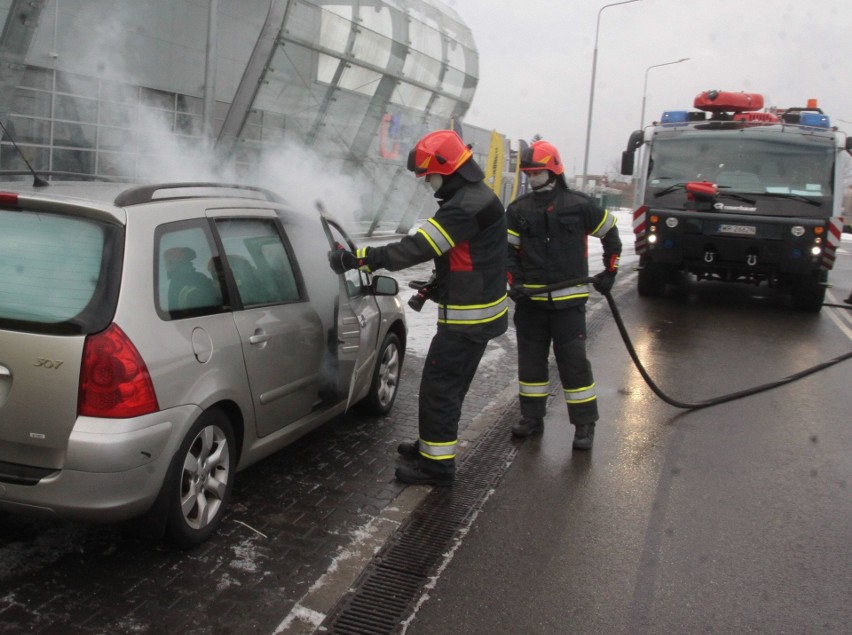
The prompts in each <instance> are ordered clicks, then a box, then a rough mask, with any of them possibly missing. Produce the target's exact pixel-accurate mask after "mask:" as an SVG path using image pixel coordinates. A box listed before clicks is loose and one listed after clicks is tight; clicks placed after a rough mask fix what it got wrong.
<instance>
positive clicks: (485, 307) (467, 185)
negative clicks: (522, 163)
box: [366, 174, 509, 341]
mask: <svg viewBox="0 0 852 635" xmlns="http://www.w3.org/2000/svg"><path fill="white" fill-rule="evenodd" d="M435 196H436V198H438V200H439V207H438V211H437V212H435V215H434V216H433V217H432V218H429V219H427V220H426V221H425V222H424V223H423V225H422V226H421V227H420V229H418V230H417V232H416V233H414V234H413V235H411V236H406V237H404V238H403V239H402V240H400V241H399V242H395V243H390V244H388V245H384V246H382V247H375V248H371V249H370V250H369V251H368V252H367V258H366V261H367V264H368V265H369V266H370V267H371V268H373V269H376V268H379V267H383V268H385V269H389V270H391V271H396V270H398V269H404V268H406V267H410V266H412V265H415V264H418V263H421V262H426V261H427V260H429V259H430V258H431V259H434V261H435V285H434V289H435V292H434V293H433V294H431V295H430V296H429V297H430V298H431V299H432V300H435V301H436V302H437V303H438V329H439V331H440V330H441V329H448V330H451V331H456V332H460V333H463V334H465V335H466V336H468V337H470V338H472V339H475V340H478V341H484V340H488V339H491V338H493V337H497V336H498V335H501V334H503V333H505V332H506V329H507V328H508V311H509V308H508V300H507V296H506V253H507V238H506V236H507V235H506V213H505V210H504V209H503V204H502V203H501V202H500V199H498V198H497V196H495V194H494V193H493V192H492V191H491V190H490V189H489V188H488V186H487V185H485V183H484V182H483V181H477V182H469V181H466V180H464V178H463V177H461V176H460V175H458V174H456V175H453V176H451V177H449V178H446V180H445V182H444V185H443V186H442V187H441V188H440V189H439V190H438V192H437V193H436V195H435Z"/></svg>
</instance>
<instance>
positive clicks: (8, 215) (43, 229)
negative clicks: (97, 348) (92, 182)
mask: <svg viewBox="0 0 852 635" xmlns="http://www.w3.org/2000/svg"><path fill="white" fill-rule="evenodd" d="M115 233H116V229H115V228H112V227H110V226H107V225H105V224H103V223H98V222H95V221H92V220H88V219H81V218H71V217H67V216H59V215H55V214H45V213H43V212H38V213H36V212H31V211H26V210H14V211H9V210H0V325H2V326H4V327H7V328H20V329H23V330H32V331H36V332H65V333H87V332H93V331H97V330H99V329H101V328H103V327H104V326H105V322H106V321H108V320H109V317H110V315H111V313H112V309H111V307H108V306H105V305H106V302H105V300H104V297H106V296H108V295H110V294H107V293H106V290H107V289H108V288H111V287H112V286H113V285H111V282H110V281H111V280H112V278H114V277H117V275H118V271H117V269H119V267H115V266H114V265H115V263H114V262H110V265H112V266H110V267H107V266H106V263H107V262H108V261H109V255H110V253H111V252H112V251H113V250H114V247H113V245H114V243H115V242H116V241H115V240H114V238H115ZM112 295H114V294H112Z"/></svg>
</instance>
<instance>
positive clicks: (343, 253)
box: [328, 249, 358, 273]
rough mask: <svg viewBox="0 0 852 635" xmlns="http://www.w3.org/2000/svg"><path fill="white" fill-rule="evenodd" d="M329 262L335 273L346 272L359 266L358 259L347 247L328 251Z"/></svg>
mask: <svg viewBox="0 0 852 635" xmlns="http://www.w3.org/2000/svg"><path fill="white" fill-rule="evenodd" d="M328 264H330V265H331V269H332V270H333V271H334V273H344V272H346V271H349V270H350V269H357V268H358V259H357V258H356V257H355V254H353V253H352V252H351V251H347V250H346V249H333V250H331V251H329V252H328Z"/></svg>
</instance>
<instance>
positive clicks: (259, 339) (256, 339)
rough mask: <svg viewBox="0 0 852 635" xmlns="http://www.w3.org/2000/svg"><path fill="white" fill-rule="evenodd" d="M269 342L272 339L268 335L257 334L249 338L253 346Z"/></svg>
mask: <svg viewBox="0 0 852 635" xmlns="http://www.w3.org/2000/svg"><path fill="white" fill-rule="evenodd" d="M269 340H270V337H269V335H267V334H266V333H255V334H254V335H252V336H251V337H249V342H250V343H251V344H263V343H265V342H268V341H269Z"/></svg>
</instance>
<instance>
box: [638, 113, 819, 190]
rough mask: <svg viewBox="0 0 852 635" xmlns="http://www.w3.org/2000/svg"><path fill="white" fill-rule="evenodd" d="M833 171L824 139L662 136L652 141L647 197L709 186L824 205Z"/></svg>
mask: <svg viewBox="0 0 852 635" xmlns="http://www.w3.org/2000/svg"><path fill="white" fill-rule="evenodd" d="M833 169H834V149H833V146H832V143H831V140H830V139H826V138H823V137H809V136H804V135H798V134H797V135H792V134H782V133H781V132H777V131H776V132H770V131H767V130H761V129H755V128H750V129H740V130H730V131H721V130H714V131H712V132H708V133H707V134H701V133H696V132H694V131H692V132H690V134H688V135H686V134H680V133H679V132H675V131H672V132H668V131H666V132H663V133H660V134H658V135H657V137H656V138H655V140H654V145H653V154H652V156H651V161H650V164H649V173H648V193H649V194H650V195H651V196H653V195H654V194H657V193H660V192H661V191H663V190H664V189H666V188H670V187H671V186H672V185H674V184H677V183H687V182H689V181H711V182H713V183H715V184H717V185H718V186H719V188H720V191H721V192H730V193H739V194H747V195H755V194H765V195H769V196H775V197H779V198H784V197H785V196H786V197H790V198H799V199H801V198H802V197H805V198H808V199H812V200H814V201H816V202H828V201H830V199H831V196H832V177H833Z"/></svg>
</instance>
